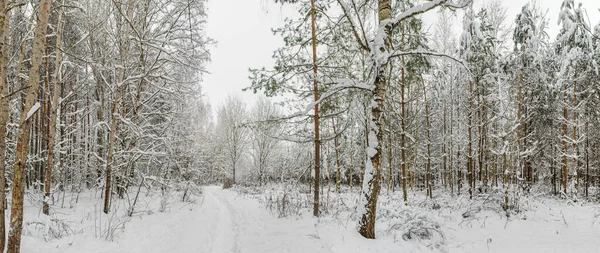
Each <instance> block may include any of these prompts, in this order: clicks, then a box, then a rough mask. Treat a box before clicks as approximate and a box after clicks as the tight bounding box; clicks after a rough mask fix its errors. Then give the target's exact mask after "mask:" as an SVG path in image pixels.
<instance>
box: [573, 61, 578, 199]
mask: <svg viewBox="0 0 600 253" xmlns="http://www.w3.org/2000/svg"><path fill="white" fill-rule="evenodd" d="M574 77H575V78H574V79H575V80H574V81H573V153H574V155H575V156H574V157H575V158H573V186H574V189H573V190H574V194H575V196H577V190H578V187H579V181H578V177H577V176H578V175H577V170H578V168H579V150H578V147H577V71H575V76H574Z"/></svg>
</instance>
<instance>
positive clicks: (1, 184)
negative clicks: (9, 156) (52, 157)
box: [0, 0, 10, 250]
mask: <svg viewBox="0 0 600 253" xmlns="http://www.w3.org/2000/svg"><path fill="white" fill-rule="evenodd" d="M7 7H8V1H7V0H0V8H2V9H1V10H0V29H2V30H0V43H1V44H0V95H1V96H2V98H0V249H2V250H4V246H5V245H6V220H5V219H6V218H5V216H6V214H5V212H6V210H5V206H6V196H5V195H6V194H5V193H4V189H5V188H6V178H5V177H4V173H5V171H6V168H5V163H4V161H5V160H6V125H7V122H8V118H9V107H8V106H9V105H8V97H6V96H5V95H6V94H7V93H8V82H6V71H7V70H6V62H7V58H8V57H7V56H8V47H7V46H6V47H5V45H7V44H8V35H9V33H10V25H9V24H10V22H9V21H10V12H9V11H8V9H7Z"/></svg>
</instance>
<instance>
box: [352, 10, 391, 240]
mask: <svg viewBox="0 0 600 253" xmlns="http://www.w3.org/2000/svg"><path fill="white" fill-rule="evenodd" d="M378 12H379V23H380V24H381V23H382V21H384V20H386V19H389V18H391V14H392V6H391V0H381V1H379V3H378ZM385 30H386V31H385V33H386V38H385V41H384V42H385V44H384V45H382V48H380V49H376V50H381V52H382V53H387V52H388V51H389V50H390V45H391V27H386V28H385ZM386 68H387V62H384V63H382V64H381V65H379V66H377V70H376V71H377V76H376V77H375V89H374V90H373V102H374V103H373V106H372V108H371V115H370V116H371V122H370V123H371V124H369V129H370V131H369V135H368V138H369V142H368V145H367V154H368V156H369V158H368V159H367V165H366V168H365V178H364V182H363V186H362V195H363V196H361V198H362V199H364V200H365V202H361V203H360V204H359V205H362V204H364V206H361V207H359V208H364V209H362V210H361V212H359V214H360V220H359V229H358V230H359V233H360V234H361V235H362V236H364V237H365V238H371V239H374V238H375V217H376V210H377V197H378V196H379V190H380V185H379V184H380V182H379V179H380V177H381V176H380V173H381V157H382V155H381V153H382V149H381V146H382V144H383V130H384V129H383V123H384V114H383V112H384V106H385V89H386V86H387V84H388V82H387V77H386V74H385V70H386ZM373 138H375V140H374V139H373Z"/></svg>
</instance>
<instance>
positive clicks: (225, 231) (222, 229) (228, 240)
mask: <svg viewBox="0 0 600 253" xmlns="http://www.w3.org/2000/svg"><path fill="white" fill-rule="evenodd" d="M206 193H207V194H210V198H211V200H212V202H213V203H211V204H213V205H214V206H213V207H214V208H217V209H218V217H217V219H218V222H217V224H218V225H217V229H216V231H215V232H216V236H215V238H214V240H213V248H212V253H232V252H239V250H238V248H237V233H236V231H235V228H234V222H233V219H232V213H231V210H230V209H229V207H228V206H227V205H226V204H224V203H223V201H222V200H220V199H219V198H218V197H217V196H216V195H215V194H214V193H213V192H212V191H211V190H208V191H206Z"/></svg>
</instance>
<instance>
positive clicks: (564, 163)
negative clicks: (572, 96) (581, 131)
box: [562, 89, 569, 194]
mask: <svg viewBox="0 0 600 253" xmlns="http://www.w3.org/2000/svg"><path fill="white" fill-rule="evenodd" d="M563 103H565V105H564V106H563V124H562V129H563V136H562V137H563V138H562V143H563V157H562V186H563V193H564V194H567V180H568V172H569V171H568V168H567V105H566V103H567V90H566V89H565V90H564V92H563Z"/></svg>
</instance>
